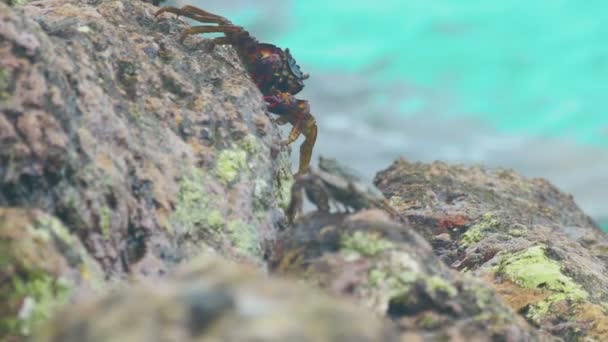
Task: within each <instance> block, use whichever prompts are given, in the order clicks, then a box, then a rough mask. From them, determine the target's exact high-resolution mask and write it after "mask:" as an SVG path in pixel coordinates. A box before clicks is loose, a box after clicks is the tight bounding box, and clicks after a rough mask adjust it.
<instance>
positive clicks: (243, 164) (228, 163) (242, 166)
mask: <svg viewBox="0 0 608 342" xmlns="http://www.w3.org/2000/svg"><path fill="white" fill-rule="evenodd" d="M244 172H247V152H245V151H244V150H241V149H228V150H223V151H222V152H220V155H219V156H218V158H217V162H216V165H215V174H216V176H217V177H218V178H219V179H220V181H222V183H224V184H226V185H228V184H230V183H232V182H234V181H235V180H236V179H237V177H238V176H239V174H240V173H244Z"/></svg>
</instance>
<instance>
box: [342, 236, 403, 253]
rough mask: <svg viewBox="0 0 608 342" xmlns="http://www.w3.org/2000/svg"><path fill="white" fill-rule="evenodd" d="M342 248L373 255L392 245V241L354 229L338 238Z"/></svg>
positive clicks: (351, 251) (346, 250)
mask: <svg viewBox="0 0 608 342" xmlns="http://www.w3.org/2000/svg"><path fill="white" fill-rule="evenodd" d="M340 245H341V246H342V250H343V251H344V252H347V253H356V254H359V255H364V256H375V255H377V254H379V253H381V252H383V251H385V250H387V249H390V248H392V247H393V243H392V242H390V241H388V240H386V239H384V238H382V237H380V236H379V235H378V234H375V233H369V232H362V231H356V232H354V233H350V232H347V233H344V234H342V236H341V239H340Z"/></svg>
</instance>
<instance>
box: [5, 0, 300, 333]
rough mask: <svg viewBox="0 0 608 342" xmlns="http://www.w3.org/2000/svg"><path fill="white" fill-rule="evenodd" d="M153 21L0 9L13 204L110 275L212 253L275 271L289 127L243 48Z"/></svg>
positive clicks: (118, 6)
mask: <svg viewBox="0 0 608 342" xmlns="http://www.w3.org/2000/svg"><path fill="white" fill-rule="evenodd" d="M154 11H155V7H153V6H152V5H150V4H146V3H144V2H142V1H129V0H116V1H85V0H69V1H65V0H49V1H30V2H27V3H26V4H24V5H21V6H17V7H8V6H7V5H5V4H4V3H0V208H8V207H10V208H16V210H19V209H23V208H28V209H27V210H35V209H38V210H40V212H41V213H44V215H48V216H49V217H52V218H53V220H56V221H57V223H58V224H60V225H62V226H63V227H65V228H66V229H67V231H69V232H70V233H72V234H74V235H75V236H77V237H78V239H79V240H80V241H81V242H82V244H83V245H84V247H85V249H86V253H88V255H89V256H90V258H91V259H92V260H93V261H94V262H95V263H98V264H99V265H101V268H102V270H103V272H104V274H105V276H106V277H107V278H108V279H114V280H115V279H120V278H124V276H125V275H126V274H132V275H136V276H148V277H152V278H154V277H158V276H162V275H163V274H165V273H166V272H167V271H168V270H170V269H171V268H172V267H173V265H175V264H177V263H178V262H180V261H182V260H187V259H189V258H190V257H191V256H193V255H197V254H199V253H200V252H201V251H204V250H213V251H216V252H218V253H220V254H221V255H223V256H226V257H227V258H230V259H235V260H242V261H244V262H247V263H253V264H258V265H261V264H262V262H263V260H262V259H263V247H264V246H263V244H264V241H266V240H269V239H270V240H271V239H273V237H274V235H275V233H276V231H277V227H278V224H279V222H280V221H282V220H283V217H284V215H283V210H282V207H284V206H285V205H286V203H287V197H286V195H287V192H288V190H289V189H290V187H291V182H292V177H291V171H290V165H289V156H288V154H287V151H282V152H280V153H276V152H277V151H276V150H273V151H271V148H274V147H276V146H274V144H273V141H279V140H280V137H279V135H278V134H279V133H278V132H279V131H278V129H277V128H276V127H275V126H274V125H273V124H272V122H271V121H270V119H269V117H268V115H267V113H266V110H265V105H264V103H263V101H262V96H261V94H260V92H259V91H258V89H257V88H256V86H255V85H254V84H253V83H252V82H251V80H250V79H249V77H248V75H247V73H246V71H245V70H244V69H243V67H242V66H241V64H240V62H239V60H238V58H237V56H236V54H235V53H234V51H233V50H232V49H231V48H230V47H216V48H215V49H210V48H209V46H208V45H207V43H206V42H205V40H204V39H199V38H196V37H193V38H192V39H188V43H187V44H186V45H183V44H180V43H178V42H177V36H178V34H179V32H180V31H181V30H182V29H183V28H184V27H185V26H186V25H185V23H184V22H182V21H181V20H179V19H176V18H175V17H174V16H163V17H162V18H159V19H158V20H157V19H155V18H154V17H153V13H154ZM23 210H26V209H23ZM10 217H11V218H10V219H6V220H9V221H7V223H5V225H6V226H7V227H12V225H13V222H11V221H10V220H11V219H15V218H14V216H10ZM3 243H4V242H3ZM7 243H8V246H7V247H6V248H13V247H11V246H13V245H14V244H17V242H16V241H15V240H8V242H7ZM75 253H76V252H75ZM76 254H78V253H76ZM11 260H12V259H11ZM65 267H68V268H70V265H69V264H67V266H65ZM45 270H46V269H45ZM45 272H46V271H45ZM60 273H61V272H60ZM9 275H10V278H9V279H13V277H15V276H16V275H15V274H14V273H10V272H9ZM53 276H55V275H53ZM23 279H24V280H23V281H24V282H25V285H24V286H25V287H24V289H26V290H27V289H28V288H29V287H28V286H29V285H28V284H29V283H28V279H29V278H28V277H25V278H23ZM1 291H4V288H0V292H1ZM9 295H10V294H5V293H1V294H0V297H2V298H5V297H7V296H9ZM15 305H16V306H15V307H18V306H19V305H20V304H19V305H18V304H15ZM10 313H11V314H14V312H13V311H10ZM14 318H15V317H14V316H13V317H12V319H14ZM2 319H4V317H3V318H2ZM1 324H4V323H0V325H1Z"/></svg>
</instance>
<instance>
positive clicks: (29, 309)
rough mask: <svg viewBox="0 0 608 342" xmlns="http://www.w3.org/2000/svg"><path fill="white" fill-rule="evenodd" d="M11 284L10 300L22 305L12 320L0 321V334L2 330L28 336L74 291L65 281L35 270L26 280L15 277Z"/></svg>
mask: <svg viewBox="0 0 608 342" xmlns="http://www.w3.org/2000/svg"><path fill="white" fill-rule="evenodd" d="M12 285H13V294H12V297H13V298H14V299H17V298H19V300H20V301H21V305H20V309H19V312H18V313H17V315H16V316H15V317H13V318H12V319H7V320H0V335H2V332H3V331H5V329H6V330H7V331H13V332H18V333H19V334H21V335H25V336H27V335H30V333H31V332H32V329H33V328H34V327H35V326H36V325H37V324H39V323H41V322H44V321H46V320H48V319H49V318H51V317H52V314H53V313H54V312H56V310H57V309H58V308H60V307H61V306H62V305H64V304H66V303H67V302H68V299H69V298H70V294H71V292H72V288H73V284H71V282H70V281H68V280H67V279H63V278H56V277H55V276H53V275H51V274H48V273H46V272H44V271H40V270H35V269H32V270H30V272H29V273H28V274H27V277H23V278H19V277H14V278H13V279H12ZM14 299H13V300H14ZM8 303H9V304H10V300H9V301H8Z"/></svg>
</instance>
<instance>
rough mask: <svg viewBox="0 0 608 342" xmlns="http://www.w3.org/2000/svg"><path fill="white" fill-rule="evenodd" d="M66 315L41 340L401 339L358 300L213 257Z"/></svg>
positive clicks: (67, 341)
mask: <svg viewBox="0 0 608 342" xmlns="http://www.w3.org/2000/svg"><path fill="white" fill-rule="evenodd" d="M117 303H120V305H117ZM60 317H61V316H60ZM66 317H67V318H63V317H61V318H57V319H56V320H55V321H54V322H53V321H51V322H50V323H49V325H48V326H47V328H46V329H42V330H41V332H40V334H39V335H38V336H36V341H41V342H42V341H48V342H51V341H56V342H81V341H91V342H96V341H99V342H105V341H134V342H137V341H141V342H147V341H184V342H187V341H277V342H278V341H362V342H363V341H370V342H371V341H398V339H397V334H396V331H395V329H394V327H392V326H390V325H389V324H387V322H382V321H381V320H379V319H377V318H374V317H373V316H370V315H369V314H367V313H365V312H363V311H360V310H359V309H358V308H357V307H356V306H355V305H353V304H352V303H346V302H344V301H340V300H337V299H334V298H329V297H327V296H325V295H322V294H320V293H318V292H317V291H313V290H311V289H309V288H305V287H303V286H299V285H296V284H293V283H291V282H286V281H280V280H277V279H272V280H270V279H268V278H266V277H264V276H262V275H260V274H257V273H256V272H254V271H252V270H251V269H248V268H245V267H242V266H241V267H238V266H237V265H235V264H232V263H228V262H226V261H222V260H218V259H216V258H212V257H210V256H205V257H201V258H198V259H197V260H194V261H193V262H192V263H191V264H190V265H189V266H188V267H185V268H184V269H181V270H180V271H179V272H178V273H177V274H176V275H175V276H173V277H172V279H171V280H170V281H161V282H157V283H154V284H150V283H147V284H140V285H136V286H134V287H132V288H130V289H128V290H124V289H123V290H120V291H114V292H113V293H111V294H109V295H108V296H106V297H105V298H103V299H99V300H97V301H91V302H88V303H84V304H81V305H80V306H78V307H77V308H74V309H68V311H67V312H66Z"/></svg>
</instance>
